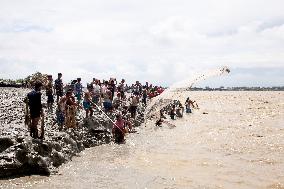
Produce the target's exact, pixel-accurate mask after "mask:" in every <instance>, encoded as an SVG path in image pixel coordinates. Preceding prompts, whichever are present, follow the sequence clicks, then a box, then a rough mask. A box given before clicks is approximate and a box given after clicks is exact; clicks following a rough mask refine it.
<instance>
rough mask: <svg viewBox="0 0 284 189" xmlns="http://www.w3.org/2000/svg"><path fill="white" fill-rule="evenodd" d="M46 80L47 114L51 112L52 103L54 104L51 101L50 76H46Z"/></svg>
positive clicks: (52, 100) (51, 87)
mask: <svg viewBox="0 0 284 189" xmlns="http://www.w3.org/2000/svg"><path fill="white" fill-rule="evenodd" d="M47 79H48V84H47V86H46V96H47V110H48V112H51V113H52V111H53V109H52V108H53V107H52V106H53V103H54V99H53V85H52V75H48V76H47Z"/></svg>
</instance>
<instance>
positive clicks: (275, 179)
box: [0, 92, 284, 189]
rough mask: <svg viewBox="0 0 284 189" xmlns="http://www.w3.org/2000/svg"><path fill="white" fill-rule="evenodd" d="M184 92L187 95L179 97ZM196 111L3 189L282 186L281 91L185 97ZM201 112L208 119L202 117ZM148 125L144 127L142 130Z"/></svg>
mask: <svg viewBox="0 0 284 189" xmlns="http://www.w3.org/2000/svg"><path fill="white" fill-rule="evenodd" d="M186 95H188V94H185V96H186ZM190 96H191V98H193V99H196V100H198V102H199V106H200V107H201V108H200V109H199V110H194V113H193V114H187V115H185V116H184V118H182V119H179V120H176V121H173V122H171V123H174V124H175V125H176V127H170V126H167V125H165V124H164V125H163V126H162V127H155V126H154V125H153V123H152V122H148V123H147V124H146V125H143V126H142V127H140V128H138V133H133V134H130V135H128V136H127V141H126V143H125V144H122V145H116V144H108V145H102V146H98V147H94V148H90V149H87V150H85V151H84V152H82V153H80V154H79V156H78V157H75V158H73V160H72V161H71V162H68V163H67V164H65V165H63V166H62V167H61V168H60V169H59V172H58V174H56V175H52V176H50V177H42V176H31V177H21V178H16V179H11V180H2V181H0V186H1V188H42V189H43V188H209V189H211V188H236V189H237V188H275V189H276V188H284V119H283V115H284V93H283V92H191V93H190ZM204 113H206V114H204ZM145 126H146V127H145Z"/></svg>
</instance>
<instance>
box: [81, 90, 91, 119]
mask: <svg viewBox="0 0 284 189" xmlns="http://www.w3.org/2000/svg"><path fill="white" fill-rule="evenodd" d="M87 89H88V91H87V92H85V95H84V101H83V107H84V109H85V111H86V118H88V117H89V113H90V117H92V115H93V109H92V104H93V102H92V98H91V93H92V90H93V88H92V85H87Z"/></svg>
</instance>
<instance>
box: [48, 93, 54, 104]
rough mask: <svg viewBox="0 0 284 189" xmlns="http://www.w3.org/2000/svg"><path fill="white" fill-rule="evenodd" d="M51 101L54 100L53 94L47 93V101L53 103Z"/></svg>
mask: <svg viewBox="0 0 284 189" xmlns="http://www.w3.org/2000/svg"><path fill="white" fill-rule="evenodd" d="M53 102H54V99H53V95H52V94H50V95H47V103H53Z"/></svg>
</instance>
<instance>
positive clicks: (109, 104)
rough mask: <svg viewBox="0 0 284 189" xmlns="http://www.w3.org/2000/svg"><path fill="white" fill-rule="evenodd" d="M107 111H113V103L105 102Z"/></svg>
mask: <svg viewBox="0 0 284 189" xmlns="http://www.w3.org/2000/svg"><path fill="white" fill-rule="evenodd" d="M103 105H104V108H105V110H111V109H112V103H111V102H103Z"/></svg>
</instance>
